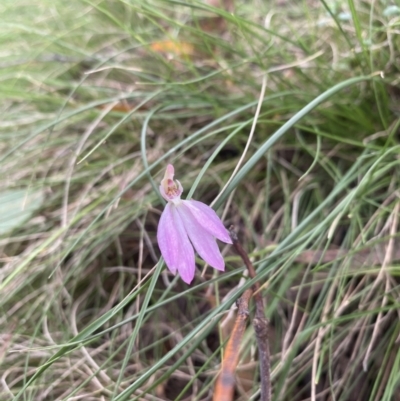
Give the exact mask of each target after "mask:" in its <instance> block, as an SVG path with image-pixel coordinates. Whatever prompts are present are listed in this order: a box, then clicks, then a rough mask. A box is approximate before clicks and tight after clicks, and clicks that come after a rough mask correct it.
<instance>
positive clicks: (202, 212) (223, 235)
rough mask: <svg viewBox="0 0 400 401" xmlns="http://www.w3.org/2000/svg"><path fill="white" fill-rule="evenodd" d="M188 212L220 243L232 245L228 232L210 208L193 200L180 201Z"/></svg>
mask: <svg viewBox="0 0 400 401" xmlns="http://www.w3.org/2000/svg"><path fill="white" fill-rule="evenodd" d="M182 202H183V203H184V204H185V206H186V207H187V208H188V209H189V210H190V212H191V214H192V215H193V217H194V218H195V219H196V221H197V223H198V224H199V225H201V226H202V227H203V228H204V229H205V230H206V231H207V232H209V233H210V234H211V235H213V236H214V237H216V238H218V239H219V240H220V241H222V242H226V243H227V244H232V240H231V238H230V236H229V233H228V230H227V229H226V228H225V227H224V225H223V224H222V221H221V220H220V218H219V217H218V215H217V213H215V212H214V210H213V209H211V208H210V206H207V205H206V204H205V203H202V202H199V201H195V200H185V201H182Z"/></svg>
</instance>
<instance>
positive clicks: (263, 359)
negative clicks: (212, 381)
mask: <svg viewBox="0 0 400 401" xmlns="http://www.w3.org/2000/svg"><path fill="white" fill-rule="evenodd" d="M229 234H230V237H231V239H232V242H233V247H234V248H235V250H236V252H237V253H238V255H239V256H240V257H241V258H242V260H243V262H244V264H245V265H246V267H247V270H248V271H249V276H250V277H251V278H255V277H256V271H255V269H254V266H253V264H252V263H251V261H250V259H249V256H248V255H247V253H246V251H245V250H244V249H243V247H242V245H241V244H240V242H239V239H238V237H237V235H236V233H235V231H234V230H233V226H231V227H230V230H229ZM259 290H260V283H259V282H258V281H256V282H255V283H254V285H253V286H252V289H251V290H247V291H245V292H244V293H243V295H242V296H241V297H240V298H239V300H238V301H237V305H238V314H237V316H236V320H235V325H234V328H233V331H232V335H231V338H230V339H229V341H228V344H227V347H226V350H225V353H224V357H223V361H222V370H221V374H220V376H219V377H218V380H217V384H216V387H215V392H214V397H213V400H214V401H231V400H232V397H233V392H234V388H235V370H236V367H237V364H238V361H239V351H240V342H241V339H242V337H243V334H244V330H245V328H246V321H247V318H248V315H249V309H248V305H249V300H250V298H251V296H252V295H253V296H254V300H255V304H256V313H255V317H254V319H253V327H254V331H255V334H256V339H257V345H258V352H259V358H260V376H261V401H270V400H271V367H270V365H271V362H270V352H269V344H268V320H267V319H266V317H265V315H264V310H265V309H264V302H263V298H262V296H261V293H260V291H259Z"/></svg>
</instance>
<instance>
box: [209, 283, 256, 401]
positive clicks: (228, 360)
mask: <svg viewBox="0 0 400 401" xmlns="http://www.w3.org/2000/svg"><path fill="white" fill-rule="evenodd" d="M252 294H253V290H251V289H248V290H247V291H245V292H244V293H243V294H242V296H241V297H240V298H239V299H238V300H237V301H236V304H237V306H238V313H237V316H236V320H235V325H234V327H233V330H232V335H231V337H230V339H229V341H228V344H227V345H226V348H225V352H224V358H223V361H222V369H221V374H220V375H219V377H218V380H217V384H216V386H215V390H214V397H213V400H214V401H231V400H232V398H233V391H234V390H235V370H236V366H237V364H238V361H239V349H240V343H241V341H242V338H243V334H244V331H245V329H246V323H247V319H248V317H249V301H250V298H251V296H252Z"/></svg>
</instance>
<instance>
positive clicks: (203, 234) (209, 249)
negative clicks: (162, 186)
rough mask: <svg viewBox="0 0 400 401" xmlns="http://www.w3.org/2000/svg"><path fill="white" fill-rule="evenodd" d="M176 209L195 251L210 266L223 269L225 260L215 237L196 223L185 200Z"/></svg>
mask: <svg viewBox="0 0 400 401" xmlns="http://www.w3.org/2000/svg"><path fill="white" fill-rule="evenodd" d="M176 210H177V211H178V213H179V215H180V217H181V219H182V221H183V225H184V226H185V229H186V232H187V234H188V236H189V238H190V241H191V242H192V244H193V246H194V249H195V250H196V252H197V253H198V254H199V255H200V257H201V258H202V259H204V260H205V261H206V262H207V263H208V264H209V265H210V266H212V267H214V268H216V269H218V270H221V271H224V270H225V261H224V258H223V257H222V255H221V252H220V250H219V248H218V245H217V241H216V240H215V237H214V236H213V235H212V234H210V233H209V232H208V231H207V230H206V229H205V228H204V227H203V226H201V225H200V224H199V223H198V221H197V220H196V219H195V217H194V216H193V214H192V212H191V209H190V208H188V207H187V202H182V203H181V204H180V205H179V206H178V207H177V208H176Z"/></svg>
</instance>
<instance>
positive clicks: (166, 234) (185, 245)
mask: <svg viewBox="0 0 400 401" xmlns="http://www.w3.org/2000/svg"><path fill="white" fill-rule="evenodd" d="M176 208H177V207H176V206H175V205H174V204H171V203H168V204H167V205H166V206H165V209H164V211H163V213H162V215H161V218H160V222H159V223H158V229H157V241H158V246H159V247H160V250H161V254H162V256H163V258H164V260H165V263H166V265H167V267H168V269H169V270H171V272H172V273H173V274H176V271H177V270H178V272H179V274H180V275H181V277H182V280H183V281H184V282H185V283H187V284H190V283H191V282H192V280H193V277H194V272H195V267H196V266H195V259H194V251H193V246H192V244H191V243H190V241H189V238H188V235H187V233H186V230H185V227H184V225H183V222H182V219H181V217H180V216H179V214H178V212H177V210H176Z"/></svg>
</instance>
